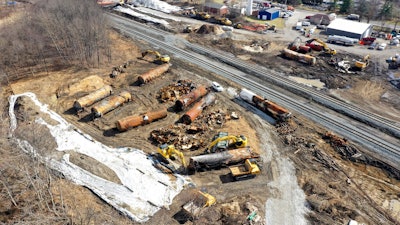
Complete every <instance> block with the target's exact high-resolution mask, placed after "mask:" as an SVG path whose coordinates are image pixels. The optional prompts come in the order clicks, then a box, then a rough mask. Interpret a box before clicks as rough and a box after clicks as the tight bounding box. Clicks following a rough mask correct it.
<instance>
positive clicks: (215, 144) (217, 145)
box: [206, 132, 247, 153]
mask: <svg viewBox="0 0 400 225" xmlns="http://www.w3.org/2000/svg"><path fill="white" fill-rule="evenodd" d="M246 146H247V138H246V137H245V136H243V135H238V136H234V135H228V133H227V132H219V133H218V134H217V135H215V136H214V138H213V141H212V142H211V144H210V145H209V146H208V148H207V150H206V152H208V151H209V152H211V153H215V152H221V151H225V150H227V149H228V148H244V147H246Z"/></svg>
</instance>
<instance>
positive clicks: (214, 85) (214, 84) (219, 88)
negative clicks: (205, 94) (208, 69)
mask: <svg viewBox="0 0 400 225" xmlns="http://www.w3.org/2000/svg"><path fill="white" fill-rule="evenodd" d="M211 87H212V89H214V91H216V92H221V91H224V88H223V87H222V86H221V85H220V84H219V83H217V82H215V81H214V82H212V84H211Z"/></svg>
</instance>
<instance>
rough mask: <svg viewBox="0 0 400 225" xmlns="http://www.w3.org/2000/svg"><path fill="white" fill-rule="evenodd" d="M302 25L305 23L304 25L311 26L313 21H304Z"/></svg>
mask: <svg viewBox="0 0 400 225" xmlns="http://www.w3.org/2000/svg"><path fill="white" fill-rule="evenodd" d="M301 25H303V26H306V27H307V26H310V25H311V23H310V22H308V21H303V22H302V23H301Z"/></svg>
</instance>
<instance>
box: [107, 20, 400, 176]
mask: <svg viewBox="0 0 400 225" xmlns="http://www.w3.org/2000/svg"><path fill="white" fill-rule="evenodd" d="M114 18H115V19H117V20H118V22H117V23H115V24H114V25H113V26H114V27H115V28H117V29H119V30H120V31H121V32H122V33H124V34H127V35H131V36H135V37H136V38H138V39H142V40H145V41H148V42H150V43H152V44H154V45H156V46H159V47H161V48H162V49H163V50H165V51H168V52H171V53H174V54H176V55H177V56H178V57H181V58H183V59H185V60H187V61H190V62H191V63H194V64H197V65H199V66H201V67H203V68H208V70H212V71H213V72H215V73H218V74H220V75H223V76H225V77H227V78H229V79H231V80H232V81H234V82H236V83H238V84H241V85H242V86H244V87H246V88H248V89H250V90H252V91H255V92H256V93H257V94H260V95H262V96H268V97H271V99H272V100H277V101H279V102H283V103H284V106H289V108H291V109H293V110H295V111H297V112H299V113H301V114H303V115H306V116H307V117H309V118H310V119H312V120H314V121H316V122H318V123H320V124H322V125H323V126H325V127H328V128H329V129H331V130H332V131H334V132H336V133H338V134H341V135H343V136H346V137H349V139H352V140H353V141H355V142H358V143H360V144H361V145H364V146H365V147H367V148H369V149H371V150H372V152H374V153H379V157H376V158H378V159H380V160H382V161H383V162H385V163H387V164H388V165H391V166H392V167H394V168H396V169H398V170H400V166H399V165H400V164H399V162H400V147H399V146H398V145H396V144H395V143H390V142H387V141H385V140H382V139H380V138H379V137H376V136H375V135H374V134H373V132H371V130H369V129H368V127H366V126H365V125H364V126H360V125H357V127H356V126H354V125H351V124H350V123H347V122H346V121H344V120H343V119H340V118H339V117H336V116H333V115H327V113H323V112H319V111H317V110H314V109H312V108H310V107H309V106H307V105H305V104H304V103H301V102H299V101H298V100H295V99H291V98H290V97H288V96H285V95H283V94H281V93H279V92H277V91H275V90H272V89H269V88H267V87H265V86H263V85H262V84H260V83H257V82H255V81H253V80H251V76H243V75H240V74H235V73H232V72H230V71H228V70H226V69H224V68H221V67H220V66H218V65H215V64H214V63H212V62H209V61H208V60H204V58H202V57H200V56H198V55H196V54H193V53H192V52H188V51H185V50H182V49H181V48H177V47H174V46H172V45H171V44H168V43H167V42H166V41H164V38H165V37H166V36H168V35H171V34H170V33H167V32H164V31H158V30H157V33H154V31H151V28H148V27H146V28H143V24H140V25H139V26H137V25H133V24H132V23H133V22H132V21H129V22H127V21H125V20H126V19H125V18H123V17H119V16H114V15H113V17H112V19H114ZM121 19H122V20H123V21H121ZM149 32H150V33H152V32H153V35H152V36H148V35H146V33H149ZM155 37H158V38H155ZM171 38H172V37H171ZM185 45H187V46H189V48H191V49H195V51H202V52H203V54H206V55H207V56H216V57H217V58H218V59H219V60H221V59H222V60H221V61H224V62H225V60H228V59H229V60H230V63H229V64H235V62H237V63H238V64H237V65H235V66H234V67H236V68H238V67H242V69H243V70H245V71H246V72H249V71H250V72H251V73H252V74H254V73H255V75H256V76H260V77H266V76H267V75H268V76H271V77H273V78H268V79H275V78H276V79H277V80H278V81H273V83H277V82H280V83H283V84H284V85H286V86H289V85H293V87H292V89H297V90H298V91H305V92H310V93H312V94H313V100H317V99H318V101H325V102H328V103H329V101H331V100H332V102H333V103H332V104H335V105H337V106H338V108H339V111H342V110H343V111H346V110H350V111H352V113H355V114H357V113H358V110H360V115H361V117H368V120H373V121H380V122H382V123H384V124H385V126H387V127H385V128H384V129H389V128H390V129H392V130H393V131H391V132H390V133H394V134H399V137H400V132H399V128H398V126H396V125H394V122H393V121H390V120H387V119H385V118H383V117H381V116H377V115H373V114H370V113H368V112H367V111H365V110H362V109H359V108H358V107H355V106H352V105H351V104H347V103H344V102H341V101H338V100H336V99H334V98H331V97H329V96H325V95H323V94H320V93H318V92H317V91H314V90H312V89H310V88H305V87H304V86H302V85H299V84H297V83H294V82H291V81H289V80H288V79H285V78H284V77H282V76H281V75H279V74H278V73H277V72H273V71H267V70H266V69H257V68H253V67H250V64H247V63H244V62H242V61H240V60H237V59H235V58H233V57H229V56H226V55H222V54H219V53H216V52H215V51H212V50H208V49H205V48H203V47H200V46H196V45H193V44H190V43H185ZM225 63H226V62H225ZM231 66H232V65H231ZM249 68H251V69H249ZM295 92H296V91H295ZM346 114H347V113H346ZM351 117H353V118H354V116H351ZM364 122H365V121H364ZM371 125H372V124H371ZM394 136H397V135H394ZM350 137H352V138H350Z"/></svg>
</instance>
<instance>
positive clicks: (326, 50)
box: [306, 38, 336, 55]
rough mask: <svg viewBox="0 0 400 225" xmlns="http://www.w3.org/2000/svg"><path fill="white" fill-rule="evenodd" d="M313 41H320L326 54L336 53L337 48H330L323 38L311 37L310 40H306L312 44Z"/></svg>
mask: <svg viewBox="0 0 400 225" xmlns="http://www.w3.org/2000/svg"><path fill="white" fill-rule="evenodd" d="M313 41H315V42H318V43H319V44H321V45H322V49H323V50H324V52H325V53H326V54H329V55H336V50H335V49H332V48H329V46H328V45H327V44H326V43H325V42H324V41H322V40H320V39H318V38H313V39H310V40H308V41H306V43H308V44H311V42H313Z"/></svg>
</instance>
